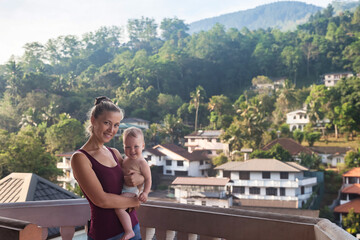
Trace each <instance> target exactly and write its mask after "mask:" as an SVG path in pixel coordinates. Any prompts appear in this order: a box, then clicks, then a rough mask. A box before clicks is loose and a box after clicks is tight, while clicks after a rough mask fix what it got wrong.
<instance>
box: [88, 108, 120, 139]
mask: <svg viewBox="0 0 360 240" xmlns="http://www.w3.org/2000/svg"><path fill="white" fill-rule="evenodd" d="M121 119H122V116H121V113H120V112H112V111H104V112H103V113H102V114H101V115H100V116H98V118H94V117H91V124H92V126H93V132H92V135H93V136H94V137H96V138H97V139H98V140H99V141H100V142H103V143H107V142H109V141H110V140H111V139H112V138H113V137H114V136H115V134H116V133H117V131H118V130H119V125H120V121H121Z"/></svg>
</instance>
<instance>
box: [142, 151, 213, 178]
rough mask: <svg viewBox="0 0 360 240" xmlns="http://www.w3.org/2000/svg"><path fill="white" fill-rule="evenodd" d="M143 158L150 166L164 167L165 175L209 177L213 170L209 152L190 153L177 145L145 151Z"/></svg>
mask: <svg viewBox="0 0 360 240" xmlns="http://www.w3.org/2000/svg"><path fill="white" fill-rule="evenodd" d="M154 150H156V151H154ZM143 156H144V158H145V159H146V160H148V163H149V165H156V166H160V167H162V168H163V174H164V175H171V176H191V177H204V176H208V171H209V170H210V168H211V159H210V158H209V157H208V152H207V150H195V151H193V152H192V153H189V152H188V151H186V150H185V149H184V148H182V147H179V146H177V145H175V144H161V145H156V146H154V147H153V148H152V150H150V149H145V150H144V151H143Z"/></svg>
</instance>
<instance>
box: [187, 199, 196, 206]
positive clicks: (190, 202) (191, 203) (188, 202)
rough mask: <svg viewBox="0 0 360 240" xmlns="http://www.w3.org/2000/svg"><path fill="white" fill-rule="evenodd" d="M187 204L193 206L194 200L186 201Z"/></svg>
mask: <svg viewBox="0 0 360 240" xmlns="http://www.w3.org/2000/svg"><path fill="white" fill-rule="evenodd" d="M187 204H190V205H195V201H194V200H187Z"/></svg>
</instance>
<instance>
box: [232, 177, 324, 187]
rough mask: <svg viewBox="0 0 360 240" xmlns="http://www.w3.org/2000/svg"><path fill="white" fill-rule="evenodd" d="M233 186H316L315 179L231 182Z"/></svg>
mask: <svg viewBox="0 0 360 240" xmlns="http://www.w3.org/2000/svg"><path fill="white" fill-rule="evenodd" d="M232 181H233V185H234V186H243V187H284V188H298V187H299V186H308V185H316V183H317V182H316V177H312V178H304V179H301V180H298V179H296V180H293V181H292V180H272V179H269V180H232Z"/></svg>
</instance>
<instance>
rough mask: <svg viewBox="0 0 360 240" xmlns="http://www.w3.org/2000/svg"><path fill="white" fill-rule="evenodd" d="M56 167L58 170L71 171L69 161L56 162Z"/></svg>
mask: <svg viewBox="0 0 360 240" xmlns="http://www.w3.org/2000/svg"><path fill="white" fill-rule="evenodd" d="M56 167H57V168H59V169H66V170H70V169H71V165H70V161H66V162H58V163H57V164H56Z"/></svg>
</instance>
